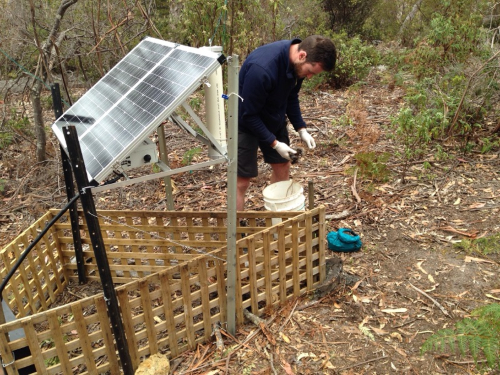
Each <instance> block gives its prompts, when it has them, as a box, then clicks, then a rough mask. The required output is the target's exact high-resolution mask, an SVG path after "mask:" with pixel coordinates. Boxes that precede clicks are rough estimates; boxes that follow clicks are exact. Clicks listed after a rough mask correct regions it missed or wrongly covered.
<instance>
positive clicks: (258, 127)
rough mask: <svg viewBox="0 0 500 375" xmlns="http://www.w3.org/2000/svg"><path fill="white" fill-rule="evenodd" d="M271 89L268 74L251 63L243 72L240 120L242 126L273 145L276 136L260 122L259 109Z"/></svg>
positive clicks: (263, 105)
mask: <svg viewBox="0 0 500 375" xmlns="http://www.w3.org/2000/svg"><path fill="white" fill-rule="evenodd" d="M271 89H272V81H271V79H270V77H269V75H268V74H267V73H266V72H265V71H264V70H263V69H262V68H261V67H260V66H258V65H255V64H253V65H252V66H250V67H249V68H248V69H247V71H246V72H245V77H244V84H243V87H242V88H241V90H240V91H241V92H240V96H241V97H242V98H243V102H242V103H241V104H240V111H241V113H240V120H241V121H243V127H244V128H245V129H247V130H248V131H250V132H252V133H253V134H254V135H255V136H256V137H257V138H259V140H261V141H264V142H267V143H268V144H269V145H273V144H274V141H275V140H276V137H275V136H274V134H273V133H271V132H270V131H269V130H268V129H267V127H266V125H265V124H264V123H263V122H262V119H261V116H260V114H261V111H262V110H263V108H264V107H265V105H266V101H267V97H268V93H269V92H270V91H271Z"/></svg>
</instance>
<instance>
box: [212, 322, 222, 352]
mask: <svg viewBox="0 0 500 375" xmlns="http://www.w3.org/2000/svg"><path fill="white" fill-rule="evenodd" d="M214 334H215V346H216V347H217V351H218V352H219V353H223V352H224V340H222V335H221V334H220V323H219V322H217V323H216V324H214Z"/></svg>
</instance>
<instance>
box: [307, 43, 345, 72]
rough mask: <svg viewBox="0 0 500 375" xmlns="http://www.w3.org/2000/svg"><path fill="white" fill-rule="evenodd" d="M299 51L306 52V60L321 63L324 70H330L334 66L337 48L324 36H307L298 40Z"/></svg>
mask: <svg viewBox="0 0 500 375" xmlns="http://www.w3.org/2000/svg"><path fill="white" fill-rule="evenodd" d="M299 51H305V52H306V53H307V56H306V62H308V63H318V64H321V66H322V67H323V70H324V71H327V72H330V71H332V70H333V69H334V68H335V61H336V60H337V50H336V49H335V45H334V44H333V42H332V41H331V40H330V39H328V38H325V37H324V36H321V35H311V36H308V37H307V38H305V39H304V40H303V41H302V42H300V44H299Z"/></svg>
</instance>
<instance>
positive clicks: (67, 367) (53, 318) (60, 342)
mask: <svg viewBox="0 0 500 375" xmlns="http://www.w3.org/2000/svg"><path fill="white" fill-rule="evenodd" d="M47 321H48V322H49V327H50V332H51V336H52V339H53V340H54V345H55V348H56V351H57V357H58V358H59V366H60V367H61V371H62V373H63V374H71V373H72V371H73V370H72V369H71V363H70V362H69V356H68V352H67V351H66V350H65V347H66V346H65V344H64V337H63V334H62V332H61V329H60V324H59V320H58V319H57V313H56V312H55V311H54V310H49V311H47Z"/></svg>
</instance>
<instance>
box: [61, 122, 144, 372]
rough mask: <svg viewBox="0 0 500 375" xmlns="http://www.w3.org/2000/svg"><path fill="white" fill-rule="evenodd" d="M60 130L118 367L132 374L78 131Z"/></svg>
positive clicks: (132, 370) (70, 127) (71, 127)
mask: <svg viewBox="0 0 500 375" xmlns="http://www.w3.org/2000/svg"><path fill="white" fill-rule="evenodd" d="M63 133H64V138H65V140H66V144H67V145H68V152H69V157H70V160H71V166H72V169H73V173H74V175H75V180H76V185H77V187H78V191H79V192H80V200H81V204H82V207H83V212H84V214H85V220H86V221H87V226H88V230H89V236H90V240H91V242H92V247H93V249H94V255H95V259H96V263H97V267H98V269H99V276H100V278H101V282H102V289H103V294H104V300H105V301H106V306H107V308H108V316H109V319H110V322H111V326H112V330H113V335H114V337H115V340H116V346H117V349H118V355H119V356H120V361H121V365H122V369H123V372H124V374H125V375H133V374H134V369H133V366H132V360H131V357H130V353H129V350H128V345H127V339H126V337H125V330H124V328H123V322H122V319H121V314H120V308H119V307H118V299H117V298H116V291H115V288H114V285H113V278H112V277H111V270H110V268H109V262H108V258H107V256H106V249H105V247H104V240H103V238H102V233H101V227H100V225H99V220H98V218H97V211H96V208H95V203H94V198H93V196H92V192H91V189H90V188H89V185H90V184H89V180H88V176H87V170H86V168H85V163H84V161H83V155H82V150H81V148H80V142H79V141H78V135H77V133H76V129H75V127H74V126H69V127H64V128H63Z"/></svg>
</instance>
